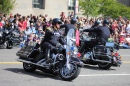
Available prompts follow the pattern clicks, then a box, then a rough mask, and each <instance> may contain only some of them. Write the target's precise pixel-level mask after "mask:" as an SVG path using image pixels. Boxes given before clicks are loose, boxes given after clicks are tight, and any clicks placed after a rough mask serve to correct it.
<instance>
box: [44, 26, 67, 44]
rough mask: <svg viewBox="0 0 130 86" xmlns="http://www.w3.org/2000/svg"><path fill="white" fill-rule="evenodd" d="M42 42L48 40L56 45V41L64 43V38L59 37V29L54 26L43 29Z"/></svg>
mask: <svg viewBox="0 0 130 86" xmlns="http://www.w3.org/2000/svg"><path fill="white" fill-rule="evenodd" d="M44 42H49V43H50V44H52V45H53V46H56V45H57V43H61V44H62V45H64V44H65V41H64V39H63V38H62V37H61V34H60V32H59V30H54V28H48V29H46V31H45V37H44Z"/></svg>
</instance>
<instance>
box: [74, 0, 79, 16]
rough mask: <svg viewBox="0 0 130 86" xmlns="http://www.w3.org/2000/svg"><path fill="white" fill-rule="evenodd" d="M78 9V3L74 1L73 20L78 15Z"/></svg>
mask: <svg viewBox="0 0 130 86" xmlns="http://www.w3.org/2000/svg"><path fill="white" fill-rule="evenodd" d="M78 8H79V1H78V0H74V18H76V14H77V13H78Z"/></svg>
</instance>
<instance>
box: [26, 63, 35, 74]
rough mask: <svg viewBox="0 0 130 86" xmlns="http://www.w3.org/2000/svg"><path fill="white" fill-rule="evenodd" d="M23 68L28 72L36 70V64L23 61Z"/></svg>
mask: <svg viewBox="0 0 130 86" xmlns="http://www.w3.org/2000/svg"><path fill="white" fill-rule="evenodd" d="M23 68H24V70H25V71H26V72H34V71H35V70H36V66H35V65H32V64H28V63H23Z"/></svg>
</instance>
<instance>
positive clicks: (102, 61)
mask: <svg viewBox="0 0 130 86" xmlns="http://www.w3.org/2000/svg"><path fill="white" fill-rule="evenodd" d="M94 61H96V62H101V63H111V62H110V61H105V60H98V59H94Z"/></svg>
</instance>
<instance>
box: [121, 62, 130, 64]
mask: <svg viewBox="0 0 130 86" xmlns="http://www.w3.org/2000/svg"><path fill="white" fill-rule="evenodd" d="M122 63H125V64H130V61H122Z"/></svg>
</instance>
